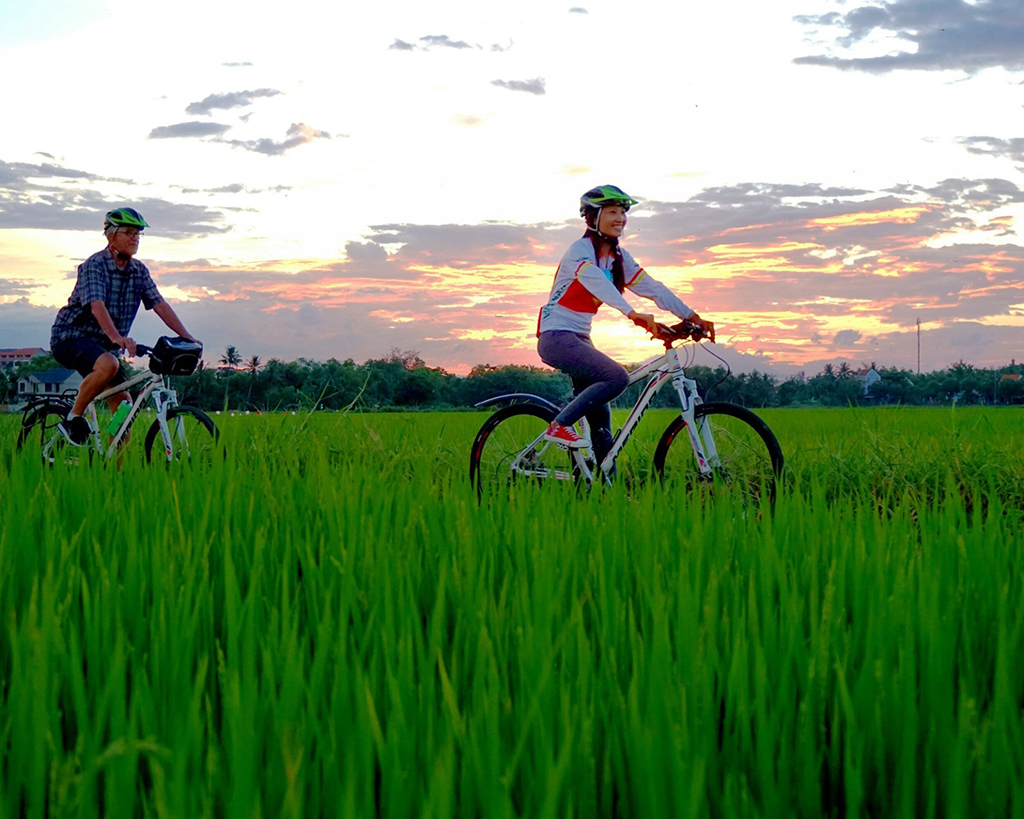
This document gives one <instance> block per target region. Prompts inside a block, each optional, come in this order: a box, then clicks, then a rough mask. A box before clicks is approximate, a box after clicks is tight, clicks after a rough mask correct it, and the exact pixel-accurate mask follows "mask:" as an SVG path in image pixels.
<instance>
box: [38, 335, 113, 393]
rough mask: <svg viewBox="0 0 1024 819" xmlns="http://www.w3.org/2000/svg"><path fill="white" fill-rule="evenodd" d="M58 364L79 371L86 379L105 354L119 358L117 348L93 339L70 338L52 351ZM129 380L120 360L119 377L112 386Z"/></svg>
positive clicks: (59, 343)
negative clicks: (105, 345) (97, 361)
mask: <svg viewBox="0 0 1024 819" xmlns="http://www.w3.org/2000/svg"><path fill="white" fill-rule="evenodd" d="M50 352H51V353H53V357H54V358H55V359H57V363H58V364H60V365H61V366H63V367H67V368H69V369H72V370H77V371H78V373H79V375H81V376H82V377H83V378H85V377H86V376H87V375H89V374H90V373H91V372H92V368H93V367H95V366H96V359H98V358H99V357H100V356H101V355H103V354H104V353H110V354H111V355H112V356H114V358H117V353H118V349H117V347H114V348H110V347H104V346H103V345H102V344H100V343H99V342H98V341H96V340H95V339H92V338H69V339H68V340H67V341H58V342H57V343H56V344H54V345H53V349H52V350H51V351H50ZM127 380H128V372H127V371H126V370H125V368H124V364H123V363H122V362H121V360H120V359H118V361H117V375H116V376H115V377H114V380H113V381H111V382H110V383H111V384H121V383H123V382H125V381H127Z"/></svg>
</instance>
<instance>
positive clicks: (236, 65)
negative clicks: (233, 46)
mask: <svg viewBox="0 0 1024 819" xmlns="http://www.w3.org/2000/svg"><path fill="white" fill-rule="evenodd" d="M221 65H222V66H223V67H224V68H248V67H249V66H251V65H252V63H250V62H244V63H221Z"/></svg>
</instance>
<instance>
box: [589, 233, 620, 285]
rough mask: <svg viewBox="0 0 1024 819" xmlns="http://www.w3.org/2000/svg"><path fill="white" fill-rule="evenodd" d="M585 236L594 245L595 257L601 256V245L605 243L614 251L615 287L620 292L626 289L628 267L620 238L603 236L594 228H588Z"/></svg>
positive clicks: (613, 275) (613, 277)
mask: <svg viewBox="0 0 1024 819" xmlns="http://www.w3.org/2000/svg"><path fill="white" fill-rule="evenodd" d="M583 236H584V237H585V238H588V239H590V241H591V242H592V243H593V245H594V258H595V259H600V258H601V246H602V245H605V246H606V247H608V248H609V249H610V250H611V252H612V284H614V285H615V289H616V290H618V291H619V292H620V293H621V292H622V291H623V290H625V289H626V269H625V266H624V265H623V263H622V248H620V247H619V240H618V239H613V238H611V237H608V236H602V235H601V234H600V233H598V232H597V231H596V230H594V229H593V228H589V227H588V228H587V232H586V233H584V234H583Z"/></svg>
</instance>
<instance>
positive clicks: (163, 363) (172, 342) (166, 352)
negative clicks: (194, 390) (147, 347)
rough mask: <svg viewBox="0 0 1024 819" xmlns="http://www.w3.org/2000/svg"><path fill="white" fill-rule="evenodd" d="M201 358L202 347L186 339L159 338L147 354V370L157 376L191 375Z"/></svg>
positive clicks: (196, 342)
mask: <svg viewBox="0 0 1024 819" xmlns="http://www.w3.org/2000/svg"><path fill="white" fill-rule="evenodd" d="M202 357H203V345H202V344H200V343H199V342H198V341H189V340H188V339H187V338H181V337H176V338H170V337H169V336H160V338H159V339H157V342H156V346H155V347H153V352H152V353H150V354H149V369H150V370H152V371H153V372H155V373H156V374H157V375H192V373H194V372H195V371H196V367H198V366H199V361H200V359H202Z"/></svg>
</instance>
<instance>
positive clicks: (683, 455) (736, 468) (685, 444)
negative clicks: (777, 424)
mask: <svg viewBox="0 0 1024 819" xmlns="http://www.w3.org/2000/svg"><path fill="white" fill-rule="evenodd" d="M694 421H695V423H696V430H695V431H696V432H697V434H698V435H699V436H700V438H701V440H702V441H703V442H704V448H705V452H706V454H708V455H709V460H710V465H711V469H712V471H711V473H710V474H705V473H703V472H701V470H700V468H699V466H698V464H697V457H696V454H695V453H694V450H693V446H692V444H691V443H690V436H689V434H688V430H687V429H686V422H685V421H684V420H683V417H682V416H681V415H679V416H676V418H674V419H673V421H672V423H671V424H669V426H668V429H666V430H665V432H664V434H663V435H662V436H661V440H660V441H659V442H658V448H657V450H656V451H655V453H654V469H655V472H656V473H657V475H658V476H659V477H660V478H661V479H662V481H665V482H669V483H672V484H675V485H677V486H681V487H683V488H685V489H687V490H694V489H696V488H697V487H699V486H708V487H710V489H711V490H712V491H718V490H726V491H728V492H729V493H735V494H736V495H737V496H738V497H741V498H744V499H746V500H748V501H758V500H760V499H761V498H765V499H767V500H769V501H774V500H775V484H776V480H777V479H778V478H779V477H780V476H781V475H782V466H783V457H782V447H780V446H779V442H778V440H776V438H775V435H774V434H773V433H772V431H771V430H770V429H769V428H768V425H767V424H766V423H765V422H764V421H762V420H761V419H760V418H759V417H758V416H756V415H755V414H754V413H752V412H751V411H750V410H748V409H746V408H745V407H740V406H737V405H736V404H726V403H711V404H701V405H700V406H698V407H697V408H696V410H695V411H694ZM680 433H682V434H680ZM709 442H713V444H714V455H712V453H711V452H710V451H708V450H709V446H708V443H709Z"/></svg>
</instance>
